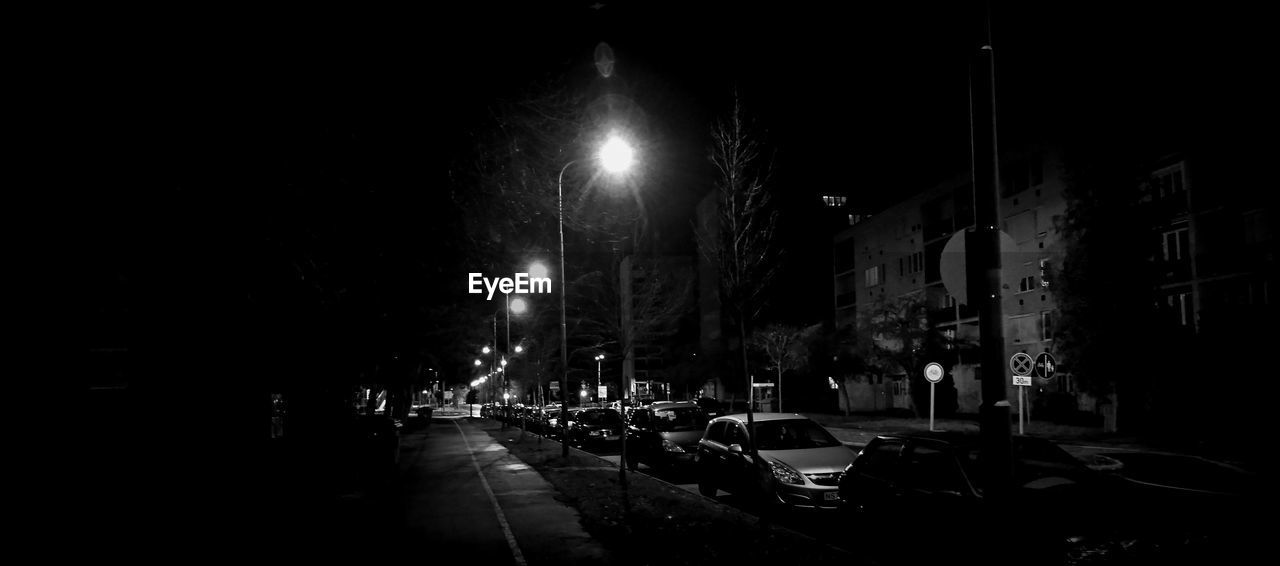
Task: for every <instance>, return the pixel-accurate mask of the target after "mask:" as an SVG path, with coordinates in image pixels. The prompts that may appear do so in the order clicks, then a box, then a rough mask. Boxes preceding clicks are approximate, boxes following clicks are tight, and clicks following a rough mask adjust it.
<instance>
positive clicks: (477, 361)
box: [476, 358, 481, 367]
mask: <svg viewBox="0 0 1280 566" xmlns="http://www.w3.org/2000/svg"><path fill="white" fill-rule="evenodd" d="M480 363H481V362H480V359H479V358H477V359H476V367H480Z"/></svg>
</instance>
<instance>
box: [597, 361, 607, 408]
mask: <svg viewBox="0 0 1280 566" xmlns="http://www.w3.org/2000/svg"><path fill="white" fill-rule="evenodd" d="M602 361H604V354H600V355H599V356H596V391H600V362H602ZM597 395H599V393H597ZM598 401H600V404H601V406H604V401H605V400H604V399H598Z"/></svg>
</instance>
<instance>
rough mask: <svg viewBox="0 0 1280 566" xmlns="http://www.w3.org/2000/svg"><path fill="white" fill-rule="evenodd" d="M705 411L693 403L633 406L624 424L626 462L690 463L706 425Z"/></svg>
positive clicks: (658, 465)
mask: <svg viewBox="0 0 1280 566" xmlns="http://www.w3.org/2000/svg"><path fill="white" fill-rule="evenodd" d="M708 420H709V419H707V414H706V412H705V411H703V410H702V408H701V407H699V406H698V405H696V404H694V403H691V402H689V403H654V404H653V405H650V406H649V408H646V409H636V410H635V412H634V413H632V414H631V421H630V425H629V426H628V427H627V465H628V466H629V467H630V468H631V469H632V470H635V469H636V467H637V466H638V465H639V464H640V463H641V462H643V463H644V464H646V465H648V466H650V467H654V468H664V467H665V468H674V467H677V466H683V465H687V464H692V463H693V457H694V455H695V454H697V453H698V442H699V441H701V440H702V435H703V433H704V432H706V429H707V421H708Z"/></svg>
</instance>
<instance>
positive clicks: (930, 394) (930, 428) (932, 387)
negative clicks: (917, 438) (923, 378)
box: [929, 381, 937, 432]
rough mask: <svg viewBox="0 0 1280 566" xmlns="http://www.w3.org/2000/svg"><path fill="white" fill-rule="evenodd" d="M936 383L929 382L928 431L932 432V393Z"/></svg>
mask: <svg viewBox="0 0 1280 566" xmlns="http://www.w3.org/2000/svg"><path fill="white" fill-rule="evenodd" d="M935 385H937V383H934V382H932V381H930V382H929V432H933V393H934V386H935Z"/></svg>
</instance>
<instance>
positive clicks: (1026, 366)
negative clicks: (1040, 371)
mask: <svg viewBox="0 0 1280 566" xmlns="http://www.w3.org/2000/svg"><path fill="white" fill-rule="evenodd" d="M1035 363H1036V362H1035V360H1033V359H1031V356H1028V355H1027V354H1026V353H1024V352H1018V353H1016V354H1014V355H1013V357H1011V358H1009V369H1011V370H1013V374H1014V375H1031V370H1032V368H1034V367H1035Z"/></svg>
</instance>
